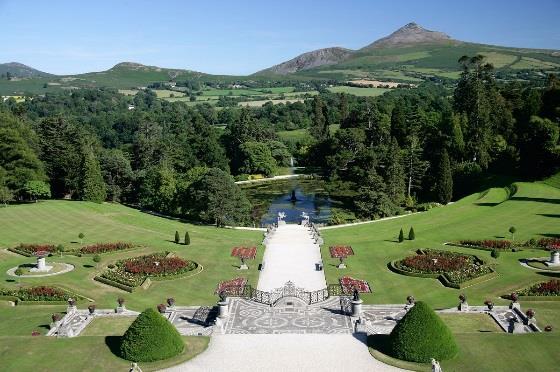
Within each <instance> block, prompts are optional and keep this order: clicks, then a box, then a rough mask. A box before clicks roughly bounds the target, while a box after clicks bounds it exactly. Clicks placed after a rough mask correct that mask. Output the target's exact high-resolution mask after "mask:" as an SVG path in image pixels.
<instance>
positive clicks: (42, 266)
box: [29, 251, 53, 273]
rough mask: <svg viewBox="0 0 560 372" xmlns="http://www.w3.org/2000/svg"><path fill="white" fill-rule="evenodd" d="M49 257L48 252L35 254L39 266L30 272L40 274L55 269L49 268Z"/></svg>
mask: <svg viewBox="0 0 560 372" xmlns="http://www.w3.org/2000/svg"><path fill="white" fill-rule="evenodd" d="M48 255H49V252H47V251H37V252H35V256H36V257H37V265H36V266H35V267H33V268H31V269H29V271H31V272H38V273H43V272H49V271H50V270H51V269H52V268H53V267H52V266H47V263H46V259H45V257H47V256H48Z"/></svg>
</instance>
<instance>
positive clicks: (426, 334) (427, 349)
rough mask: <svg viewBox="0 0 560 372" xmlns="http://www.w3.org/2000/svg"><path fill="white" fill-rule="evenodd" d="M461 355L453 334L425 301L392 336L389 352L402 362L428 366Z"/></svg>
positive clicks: (417, 303) (406, 318)
mask: <svg viewBox="0 0 560 372" xmlns="http://www.w3.org/2000/svg"><path fill="white" fill-rule="evenodd" d="M458 351H459V349H458V347H457V344H456V342H455V338H454V337H453V334H452V333H451V330H450V329H449V328H448V327H447V325H446V324H445V323H444V322H443V320H441V318H440V317H439V316H438V315H437V314H436V313H435V312H434V311H433V310H432V309H431V308H430V307H429V306H428V305H426V303H424V302H422V301H418V302H416V304H415V305H414V307H413V308H412V309H410V310H409V311H408V313H407V314H406V315H405V316H404V317H403V318H402V320H401V321H399V322H398V323H397V326H396V327H395V328H394V329H393V331H392V332H391V335H390V336H389V352H390V353H391V356H393V357H395V358H398V359H401V360H408V361H411V362H420V363H427V362H429V361H430V360H431V358H434V359H436V360H445V359H449V358H452V357H454V356H455V355H456V354H457V352H458Z"/></svg>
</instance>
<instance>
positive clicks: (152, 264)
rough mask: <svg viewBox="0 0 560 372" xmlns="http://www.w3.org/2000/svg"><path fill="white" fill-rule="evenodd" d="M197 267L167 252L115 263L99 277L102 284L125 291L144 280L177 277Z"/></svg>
mask: <svg viewBox="0 0 560 372" xmlns="http://www.w3.org/2000/svg"><path fill="white" fill-rule="evenodd" d="M197 267H198V265H197V264H196V262H193V261H188V260H185V259H182V258H180V257H169V252H162V253H154V254H150V255H146V256H140V257H132V258H127V259H124V260H120V261H117V262H116V264H115V265H114V267H113V268H112V269H108V270H106V271H105V272H104V273H103V274H101V276H100V277H96V280H99V281H101V282H103V283H106V284H109V285H113V286H116V287H118V288H121V286H125V288H122V289H125V290H128V289H130V288H134V287H138V286H140V285H141V284H142V283H143V282H144V281H145V280H146V278H148V277H149V278H162V279H163V278H166V277H174V276H179V275H181V274H184V273H187V272H189V271H191V270H194V269H196V268H197Z"/></svg>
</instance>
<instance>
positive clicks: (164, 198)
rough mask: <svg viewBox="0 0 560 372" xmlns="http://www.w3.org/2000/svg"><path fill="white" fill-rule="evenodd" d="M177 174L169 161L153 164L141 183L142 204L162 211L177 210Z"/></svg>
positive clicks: (174, 211)
mask: <svg viewBox="0 0 560 372" xmlns="http://www.w3.org/2000/svg"><path fill="white" fill-rule="evenodd" d="M177 195H178V182H177V174H176V172H175V170H174V169H173V168H171V167H170V166H169V164H168V162H162V163H161V164H159V165H155V166H152V167H150V168H149V169H148V171H147V172H146V175H145V176H144V177H143V179H142V182H141V184H140V197H139V199H140V205H141V206H142V207H143V208H147V209H151V210H154V211H157V212H161V213H168V214H175V213H176V212H177Z"/></svg>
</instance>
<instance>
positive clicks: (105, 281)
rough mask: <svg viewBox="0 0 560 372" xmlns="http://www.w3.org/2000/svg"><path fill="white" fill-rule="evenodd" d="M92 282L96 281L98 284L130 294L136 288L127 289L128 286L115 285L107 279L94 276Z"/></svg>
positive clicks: (115, 283)
mask: <svg viewBox="0 0 560 372" xmlns="http://www.w3.org/2000/svg"><path fill="white" fill-rule="evenodd" d="M93 280H96V281H98V282H100V283H103V284H107V285H110V286H112V287H115V288H119V289H122V290H123V291H127V292H130V293H132V292H134V290H135V289H136V288H138V287H129V286H128V285H124V284H121V283H117V282H115V281H114V280H111V279H107V278H104V277H102V276H96V277H94V278H93Z"/></svg>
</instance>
